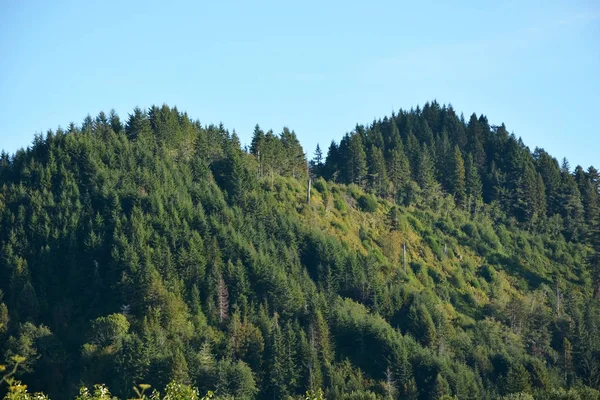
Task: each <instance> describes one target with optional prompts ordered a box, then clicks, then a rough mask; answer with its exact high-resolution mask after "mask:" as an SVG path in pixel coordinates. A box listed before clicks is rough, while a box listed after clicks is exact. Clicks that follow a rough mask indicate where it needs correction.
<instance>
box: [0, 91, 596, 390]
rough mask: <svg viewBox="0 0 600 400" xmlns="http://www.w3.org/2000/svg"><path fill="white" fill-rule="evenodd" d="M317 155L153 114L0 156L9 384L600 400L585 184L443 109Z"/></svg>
mask: <svg viewBox="0 0 600 400" xmlns="http://www.w3.org/2000/svg"><path fill="white" fill-rule="evenodd" d="M309 158H310V160H307V156H306V151H305V150H304V149H303V148H302V147H301V145H300V141H299V140H298V138H297V136H296V134H295V133H294V132H293V131H291V130H289V129H287V128H284V129H283V130H282V132H281V133H280V134H275V133H273V132H272V131H267V132H265V131H263V130H262V129H261V128H260V127H259V126H258V125H257V126H256V128H255V130H254V134H253V140H252V143H251V145H250V146H249V147H248V148H246V149H243V148H242V147H241V145H240V142H239V138H238V137H237V136H236V135H235V133H230V132H229V131H228V130H226V129H225V127H224V126H223V125H220V126H214V125H209V126H203V125H202V124H201V123H200V122H199V121H195V120H193V119H191V118H190V117H189V116H188V115H187V114H186V113H181V112H179V111H178V110H177V109H176V108H170V107H168V106H162V107H151V108H150V109H149V110H148V111H144V110H141V109H135V110H134V111H133V112H132V113H131V114H130V115H129V117H128V119H127V121H126V122H125V123H122V122H121V120H120V118H119V116H118V115H116V114H115V113H109V114H108V115H106V114H105V113H100V114H99V115H98V116H97V117H96V118H94V119H93V118H91V117H89V116H88V117H87V118H86V119H85V120H84V121H83V123H82V124H81V126H76V125H74V124H71V125H70V126H69V127H68V129H66V130H62V129H59V130H57V131H48V133H47V134H46V135H44V136H42V135H38V136H36V138H35V140H34V142H33V144H32V145H31V146H30V147H29V148H27V149H25V150H21V151H18V152H17V153H16V154H14V155H8V154H5V153H3V154H2V155H1V156H0V255H1V256H0V290H1V291H0V352H1V353H0V354H2V359H0V363H4V364H6V365H7V366H8V367H11V366H12V365H14V360H13V358H12V357H13V356H14V355H19V356H23V357H24V358H25V361H24V362H23V363H21V364H20V365H19V366H18V369H17V371H18V372H17V377H18V379H19V380H22V381H23V382H25V383H26V384H27V385H28V388H29V390H30V391H44V392H46V393H47V394H49V395H50V396H51V398H53V399H67V398H73V397H75V395H76V394H77V393H78V392H79V388H80V387H81V386H87V387H91V386H92V385H93V384H95V383H105V384H106V385H107V386H108V387H109V388H110V390H111V391H112V392H113V394H115V395H116V396H119V398H131V396H133V395H134V392H133V387H134V386H135V385H137V384H140V383H147V384H152V386H153V387H156V388H159V389H163V388H164V387H165V386H166V385H167V384H168V383H169V382H171V381H176V382H179V383H182V384H185V385H189V386H191V387H195V388H198V390H199V391H200V393H206V392H207V391H209V390H210V391H214V392H215V396H216V397H218V398H227V397H228V396H229V397H235V398H236V399H253V398H270V399H284V398H289V397H292V398H303V395H304V393H305V392H306V391H310V392H311V393H312V394H316V393H318V392H319V390H322V391H323V394H324V396H325V398H329V399H376V398H381V399H389V398H414V399H417V398H419V399H430V398H431V399H441V398H451V397H452V396H455V397H456V398H459V399H481V398H490V399H491V398H500V397H503V396H506V397H510V396H513V397H510V398H528V397H527V396H531V395H533V396H535V397H536V398H552V399H562V398H565V399H566V398H582V399H598V398H599V397H600V392H599V391H598V390H600V333H599V332H600V329H599V328H600V303H599V299H600V255H599V251H600V250H599V249H600V234H599V224H600V220H599V214H600V211H599V210H600V200H599V193H600V191H599V187H600V177H599V174H598V171H597V170H596V169H595V168H594V167H589V168H587V169H583V168H582V167H579V166H578V167H576V168H575V169H574V171H572V170H571V168H570V166H569V164H568V162H567V161H566V160H563V162H562V164H559V163H558V161H557V160H556V159H554V158H553V157H552V156H551V155H549V154H547V153H546V152H545V151H544V150H543V149H540V148H536V149H535V150H534V151H533V152H532V151H531V150H530V149H529V148H528V147H526V146H525V145H524V143H523V142H522V141H521V140H520V139H517V138H516V137H515V136H514V135H511V134H509V133H508V130H507V128H506V127H505V126H504V125H500V126H491V125H490V124H489V123H488V121H487V119H486V118H485V116H483V115H482V116H476V115H472V116H471V117H470V118H469V121H468V122H467V121H465V120H464V119H463V118H462V117H459V116H458V115H457V114H456V113H455V111H454V110H453V109H452V107H451V106H442V105H439V104H437V103H436V102H433V103H427V104H426V105H425V106H423V108H422V109H421V108H417V109H414V110H410V111H399V112H398V114H394V115H392V116H389V117H385V118H383V119H381V120H378V121H374V122H373V123H372V124H371V125H369V126H362V125H357V126H356V129H355V130H354V131H353V132H350V133H348V134H346V135H345V136H343V137H342V138H341V140H340V141H339V143H338V142H335V141H334V142H332V143H331V145H330V146H329V148H328V150H327V154H324V152H323V151H321V149H320V147H319V148H317V150H316V151H315V155H314V157H309ZM307 161H309V163H308V166H307ZM309 180H310V182H311V190H310V196H308V194H309V193H308V188H309V185H308V182H309ZM0 390H1V389H0ZM516 396H521V397H516Z"/></svg>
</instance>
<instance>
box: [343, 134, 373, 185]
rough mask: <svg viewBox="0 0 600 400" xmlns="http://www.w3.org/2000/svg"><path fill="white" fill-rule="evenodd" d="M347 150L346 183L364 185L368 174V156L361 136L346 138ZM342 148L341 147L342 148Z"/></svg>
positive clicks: (355, 135) (354, 135)
mask: <svg viewBox="0 0 600 400" xmlns="http://www.w3.org/2000/svg"><path fill="white" fill-rule="evenodd" d="M344 140H345V141H346V143H345V144H346V146H347V148H344V150H345V151H346V154H345V157H344V158H345V170H346V182H347V183H355V184H357V185H362V184H363V181H364V178H365V175H366V174H367V156H366V154H365V150H364V148H363V144H362V139H361V137H360V135H359V134H353V135H350V136H346V137H345V138H344ZM340 147H341V146H340Z"/></svg>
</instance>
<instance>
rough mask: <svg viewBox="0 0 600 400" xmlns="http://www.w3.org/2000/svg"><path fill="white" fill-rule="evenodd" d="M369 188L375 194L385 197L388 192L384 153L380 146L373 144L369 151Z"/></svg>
mask: <svg viewBox="0 0 600 400" xmlns="http://www.w3.org/2000/svg"><path fill="white" fill-rule="evenodd" d="M368 165H369V188H370V189H371V191H373V192H374V193H375V194H377V195H379V196H382V197H385V195H386V194H387V185H388V179H387V171H386V168H385V160H384V158H383V153H382V152H381V150H379V148H378V147H375V146H371V149H370V151H369V163H368Z"/></svg>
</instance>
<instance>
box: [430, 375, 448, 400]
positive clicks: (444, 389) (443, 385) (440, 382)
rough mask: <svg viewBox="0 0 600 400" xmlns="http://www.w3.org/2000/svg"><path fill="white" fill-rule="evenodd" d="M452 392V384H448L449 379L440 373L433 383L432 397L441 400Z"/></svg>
mask: <svg viewBox="0 0 600 400" xmlns="http://www.w3.org/2000/svg"><path fill="white" fill-rule="evenodd" d="M450 394H452V392H451V391H450V385H449V384H448V381H447V380H446V378H444V376H443V375H442V374H440V373H438V374H437V376H436V378H435V382H434V384H433V390H432V393H431V398H432V399H435V400H440V399H442V398H443V397H444V396H447V395H450Z"/></svg>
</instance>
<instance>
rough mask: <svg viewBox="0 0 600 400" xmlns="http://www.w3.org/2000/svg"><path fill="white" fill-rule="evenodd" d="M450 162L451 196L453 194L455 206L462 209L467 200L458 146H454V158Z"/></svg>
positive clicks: (463, 168) (463, 166) (463, 165)
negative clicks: (451, 172) (451, 170)
mask: <svg viewBox="0 0 600 400" xmlns="http://www.w3.org/2000/svg"><path fill="white" fill-rule="evenodd" d="M452 161H453V163H452V164H453V165H452V166H453V168H452V169H453V174H452V194H454V199H455V200H456V204H457V205H458V206H459V207H464V206H465V205H466V200H467V188H466V177H465V163H464V161H463V158H462V154H461V153H460V149H459V148H458V145H456V146H454V156H453V157H452Z"/></svg>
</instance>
